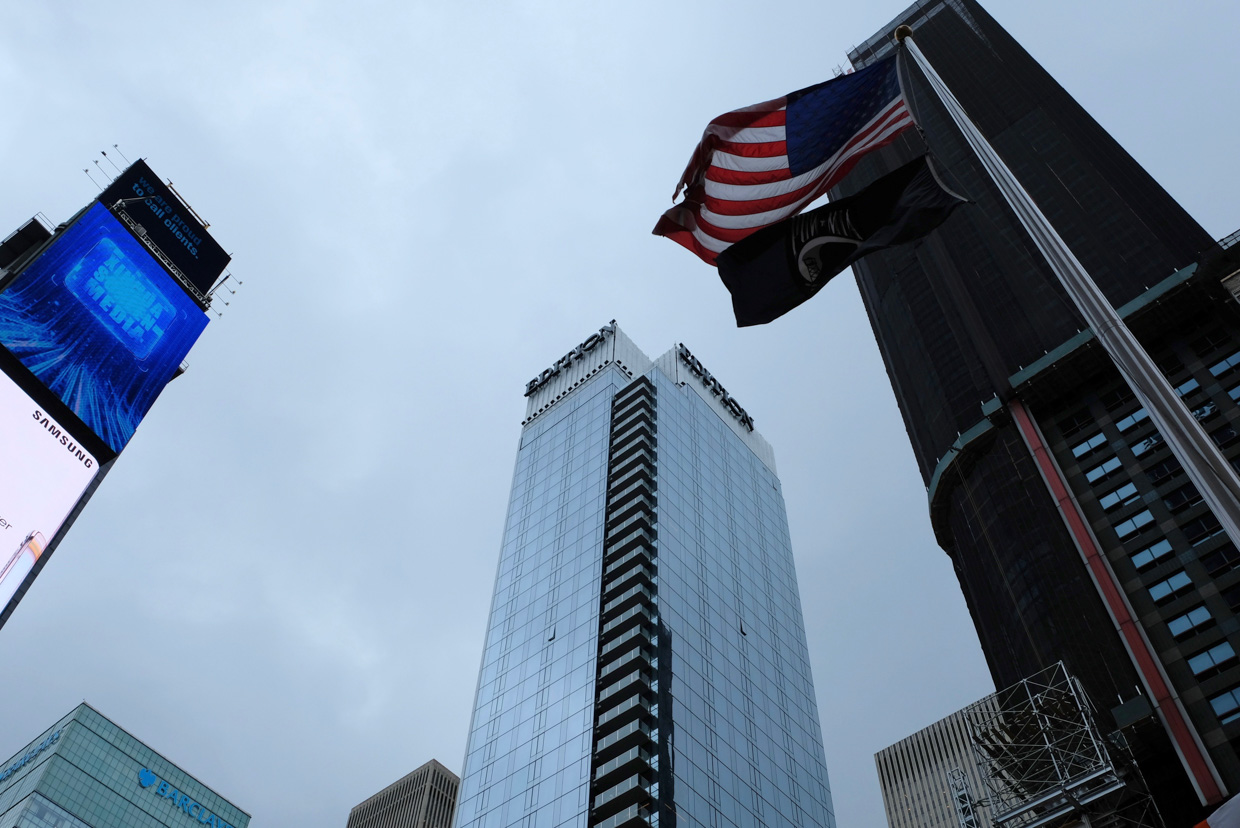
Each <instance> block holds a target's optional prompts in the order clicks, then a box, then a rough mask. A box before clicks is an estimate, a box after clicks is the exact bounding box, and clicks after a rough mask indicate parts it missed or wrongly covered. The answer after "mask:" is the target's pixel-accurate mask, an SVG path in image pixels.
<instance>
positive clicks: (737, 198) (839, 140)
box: [654, 56, 913, 265]
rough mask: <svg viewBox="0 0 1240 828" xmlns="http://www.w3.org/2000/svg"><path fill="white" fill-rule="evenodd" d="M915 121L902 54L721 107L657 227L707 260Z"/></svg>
mask: <svg viewBox="0 0 1240 828" xmlns="http://www.w3.org/2000/svg"><path fill="white" fill-rule="evenodd" d="M912 125H913V119H912V116H911V115H910V114H909V111H908V107H907V106H906V105H905V102H904V95H903V93H902V92H901V90H900V81H899V77H898V75H897V72H896V62H895V58H894V56H893V57H891V58H888V59H886V60H881V61H878V62H876V63H872V64H870V65H869V66H867V67H865V68H864V69H860V70H858V71H857V72H854V73H852V74H850V75H842V76H841V77H838V78H836V79H834V80H829V81H827V82H825V83H820V84H817V85H815V86H810V87H807V88H805V89H801V90H799V91H797V92H792V93H791V94H788V95H785V96H784V97H782V98H776V99H775V100H773V101H767V102H766V103H760V104H755V105H754V106H748V107H745V108H744V109H738V110H736V111H734V112H728V113H726V114H724V115H720V116H719V117H718V118H715V119H714V120H713V121H711V122H710V124H709V125H707V127H706V132H705V133H704V134H703V135H702V140H701V143H699V144H698V146H697V149H695V150H694V152H693V157H692V158H691V159H690V160H689V166H688V167H686V168H685V172H684V175H682V176H681V179H680V183H679V184H678V185H677V186H676V193H675V195H673V198H675V197H677V196H679V195H680V192H681V190H682V189H683V190H684V192H685V198H684V201H682V202H680V203H679V204H677V205H676V206H675V207H673V208H672V209H670V210H668V211H667V212H666V213H664V214H663V216H662V218H660V219H659V223H658V224H657V225H656V226H655V228H654V233H655V235H658V236H667V237H668V238H669V239H671V240H672V241H674V242H676V243H678V244H681V245H684V246H685V247H687V248H689V249H690V250H692V251H693V252H694V253H696V254H697V255H698V256H699V257H700V258H701V259H702V261H704V262H706V263H707V264H711V265H713V264H715V257H716V256H718V255H719V254H720V253H721V252H723V251H724V250H726V249H727V248H728V247H729V246H730V245H732V244H735V243H736V242H738V241H740V240H741V239H743V238H745V237H746V236H748V235H750V234H751V233H754V232H756V231H758V230H761V229H762V228H763V227H767V226H769V225H771V224H775V223H776V222H779V221H782V220H783V219H786V218H789V217H790V216H795V215H796V214H797V213H799V212H801V210H803V209H804V208H805V207H806V206H807V205H808V204H809V203H810V202H812V201H813V200H814V199H816V198H818V197H819V196H821V195H822V194H823V193H825V192H826V191H827V190H829V189H831V188H832V187H833V186H835V184H836V183H837V182H838V181H839V180H840V179H842V178H843V177H844V176H845V175H846V174H847V173H848V171H849V170H850V169H852V167H853V165H855V164H856V163H857V161H858V160H859V159H860V158H861V157H862V156H863V155H865V154H866V153H867V152H870V151H871V150H875V149H878V148H879V147H882V146H885V145H887V144H889V143H891V142H892V141H893V140H895V137H896V136H897V135H899V134H900V133H901V132H903V131H904V130H906V129H908V128H909V127H910V126H912Z"/></svg>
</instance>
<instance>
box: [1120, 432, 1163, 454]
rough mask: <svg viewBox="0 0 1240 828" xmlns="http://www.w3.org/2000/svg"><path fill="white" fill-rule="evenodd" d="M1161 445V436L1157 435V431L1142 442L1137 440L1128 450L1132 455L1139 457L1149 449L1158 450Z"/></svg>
mask: <svg viewBox="0 0 1240 828" xmlns="http://www.w3.org/2000/svg"><path fill="white" fill-rule="evenodd" d="M1162 443H1163V438H1162V435H1161V434H1159V433H1158V432H1157V431H1155V432H1154V433H1153V434H1151V435H1150V436H1149V437H1146V438H1145V439H1144V440H1137V441H1136V442H1135V443H1133V444H1132V445H1130V446H1129V447H1128V448H1130V449H1132V453H1133V454H1135V455H1136V456H1137V457H1140V456H1141V455H1142V454H1145V453H1146V452H1147V451H1149V450H1150V449H1156V448H1158V447H1159V446H1161V445H1162Z"/></svg>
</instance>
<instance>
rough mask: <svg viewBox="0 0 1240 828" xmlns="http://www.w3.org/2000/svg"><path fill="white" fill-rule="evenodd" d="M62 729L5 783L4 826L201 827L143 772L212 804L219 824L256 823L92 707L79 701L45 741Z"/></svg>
mask: <svg viewBox="0 0 1240 828" xmlns="http://www.w3.org/2000/svg"><path fill="white" fill-rule="evenodd" d="M58 729H59V730H60V731H61V736H60V738H59V739H58V740H57V741H56V742H55V743H54V744H52V745H51V746H50V747H48V748H47V749H46V750H44V751H43V752H42V753H41V754H40V755H39V757H38V758H37V760H36V761H34V762H32V763H31V764H30V765H28V766H27V767H26V768H24V769H23V770H22V772H21V773H18V774H15V775H14V776H13V777H10V778H9V779H8V780H5V782H4V783H3V784H0V824H3V825H4V826H5V828H9V825H11V824H12V825H16V826H18V828H47V826H55V828H80V826H81V825H83V824H84V825H87V826H90V828H161V827H162V828H188V826H190V825H193V824H194V821H196V819H195V816H196V815H197V814H198V813H199V812H198V811H196V812H195V816H190V815H188V814H187V813H186V812H185V811H184V810H183V809H182V808H181V807H179V806H178V805H177V804H176V803H175V802H174V800H173V799H170V798H167V797H164V796H160V795H158V794H157V793H156V788H155V787H153V786H152V787H145V788H144V787H143V786H142V785H141V784H140V782H139V775H138V774H139V771H141V770H143V769H147V770H150V771H152V772H153V773H155V774H156V775H157V776H158V778H159V779H160V780H162V781H166V782H168V783H169V785H170V786H172V787H175V788H176V789H177V790H178V791H180V792H183V793H184V794H186V795H188V796H189V797H190V799H192V800H193V801H194V802H197V803H199V804H200V805H201V807H202V808H204V809H205V811H204V812H202V813H207V812H209V814H207V816H215V817H216V818H217V820H218V821H219V822H218V824H219V828H224V824H225V823H227V824H228V825H231V826H233V828H247V826H248V825H249V821H250V817H249V815H248V814H246V813H245V812H244V811H241V810H240V809H238V808H237V807H236V806H235V805H233V804H232V803H230V802H228V801H227V800H225V799H223V798H222V797H221V796H220V795H219V794H217V793H215V792H214V791H212V790H211V789H210V788H208V787H206V786H205V785H203V784H202V783H201V782H199V781H198V780H196V779H194V778H193V777H192V776H189V775H188V774H187V773H185V771H183V770H181V769H180V768H179V767H177V766H176V765H174V764H172V763H171V762H169V761H168V760H167V759H165V758H164V757H163V756H161V755H160V754H158V753H156V752H155V751H154V750H152V749H151V748H149V747H147V746H146V745H145V744H143V743H142V742H140V741H138V740H137V739H135V738H134V737H133V736H131V735H130V734H129V733H127V732H126V731H124V730H122V729H121V728H119V727H118V726H117V725H116V724H115V723H113V722H112V721H110V720H109V719H107V718H106V717H104V716H103V715H102V714H100V713H99V712H98V711H96V710H95V709H94V708H92V707H90V706H89V705H86V704H81V705H79V706H78V707H77V708H75V709H74V710H73V711H72V712H71V713H70V714H69V715H67V716H66V717H65V718H63V719H61V721H60V722H58V723H57V724H56V725H54V726H53V727H52V728H50V729H49V730H48V731H46V732H45V733H44V734H43V735H41V736H40V737H39V740H42V739H43V738H44V737H46V736H47V735H48V734H50V733H53V732H55V731H56V730H58ZM33 744H38V741H36V742H35V743H33ZM27 749H28V748H27ZM27 749H23V751H22V753H24V752H25V750H27ZM20 755H21V754H19V756H20ZM8 765H9V762H6V763H5V764H4V767H8ZM32 794H33V795H32ZM204 818H206V817H204ZM10 820H13V822H10ZM198 824H200V825H201V824H204V823H202V822H199V823H198Z"/></svg>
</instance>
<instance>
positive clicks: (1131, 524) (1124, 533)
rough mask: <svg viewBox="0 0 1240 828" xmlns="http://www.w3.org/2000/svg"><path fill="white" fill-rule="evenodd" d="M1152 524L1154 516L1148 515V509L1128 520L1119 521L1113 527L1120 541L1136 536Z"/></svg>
mask: <svg viewBox="0 0 1240 828" xmlns="http://www.w3.org/2000/svg"><path fill="white" fill-rule="evenodd" d="M1153 522H1154V516H1153V515H1151V514H1150V510H1149V509H1145V510H1143V511H1140V512H1137V513H1136V514H1135V515H1133V516H1132V517H1130V518H1128V520H1125V521H1121V522H1120V523H1118V524H1116V526H1115V534H1117V535H1119V538H1120V540H1123V539H1124V538H1127V537H1129V536H1130V535H1134V534H1136V533H1137V532H1138V531H1140V530H1141V529H1143V528H1144V527H1146V526H1149V525H1150V524H1151V523H1153Z"/></svg>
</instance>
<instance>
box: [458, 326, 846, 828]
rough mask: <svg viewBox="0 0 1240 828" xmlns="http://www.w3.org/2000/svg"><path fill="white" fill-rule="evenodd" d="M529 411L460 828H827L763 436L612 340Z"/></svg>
mask: <svg viewBox="0 0 1240 828" xmlns="http://www.w3.org/2000/svg"><path fill="white" fill-rule="evenodd" d="M526 395H527V397H528V398H529V405H528V412H527V417H526V419H525V421H524V423H523V425H524V428H523V430H522V434H521V441H520V447H519V449H518V452H517V462H516V469H515V472H514V474H513V484H512V494H511V499H510V503H509V508H508V516H507V522H506V526H505V529H504V538H503V545H502V548H501V551H500V559H499V570H498V573H497V575H496V581H495V594H494V598H493V600H492V606H491V617H490V621H489V624H488V629H487V635H486V641H485V648H484V651H483V657H482V667H481V672H480V675H479V679H478V690H477V697H476V700H475V704H474V712H473V720H472V723H471V726H470V734H469V742H468V747H467V752H466V758H465V765H464V773H463V775H462V780H461V793H460V800H459V805H458V810H457V826H459V828H508V827H509V826H520V828H535V826H537V828H557V827H558V826H572V827H573V828H587V826H589V827H590V828H621V826H656V825H658V826H661V827H662V828H670V826H681V828H696V826H705V827H706V828H732V827H733V826H737V827H739V826H746V827H747V828H748V826H766V827H767V828H776V826H787V828H804V826H833V825H834V824H835V823H834V817H833V815H832V811H831V796H830V790H829V786H828V782H827V770H826V762H825V757H824V751H823V745H822V734H821V729H820V726H819V722H818V711H817V706H816V703H815V696H814V686H813V679H812V677H811V675H810V667H809V657H808V652H807V649H806V643H805V630H804V622H803V619H802V615H801V606H800V597H799V594H798V590H797V582H796V573H795V570H794V566H793V558H792V549H791V546H790V543H789V537H788V525H787V517H786V514H785V510H784V501H783V496H782V494H781V491H780V484H779V478H778V477H777V476H776V473H775V464H774V458H773V454H772V452H771V449H770V447H769V446H768V445H767V443H766V442H765V441H764V440H763V439H762V437H761V436H760V435H759V434H758V433H757V432H756V431H754V430H753V419H752V418H751V417H750V416H749V414H748V413H747V412H746V411H745V409H744V408H743V407H742V406H741V405H740V403H739V402H738V401H737V400H736V399H735V398H733V397H731V395H730V394H728V392H727V390H726V389H725V388H724V387H723V386H722V385H721V384H720V383H719V381H718V380H717V379H716V378H715V377H713V376H712V375H711V374H710V373H709V371H707V370H706V368H705V367H704V366H703V365H702V363H701V362H700V361H699V360H698V359H697V358H695V357H694V356H693V355H692V354H691V353H690V352H689V351H688V349H686V348H685V347H684V346H683V345H682V346H678V347H677V348H674V349H672V350H670V351H668V352H667V353H666V354H664V355H663V356H661V357H659V358H658V359H656V360H653V361H652V360H650V359H649V358H648V357H646V356H645V355H644V354H643V353H642V352H641V351H640V350H639V349H638V348H637V347H636V346H634V345H633V343H632V342H631V341H630V340H629V339H628V338H627V337H626V336H625V335H624V334H623V332H621V331H620V330H619V328H617V327H616V325H615V323H614V322H613V323H610V324H608V325H606V326H604V327H603V328H602V329H600V330H599V331H598V332H596V333H593V334H591V335H590V336H589V337H588V338H587V339H586V340H585V341H584V342H582V343H581V344H580V345H578V346H577V347H576V348H574V349H573V350H572V351H569V353H567V354H566V355H565V356H563V357H562V358H560V359H559V360H557V361H556V362H555V363H554V364H553V365H551V366H550V367H549V368H547V369H546V370H544V371H543V372H541V373H540V374H539V375H538V376H537V377H536V378H535V379H533V380H531V381H530V382H529V384H528V386H527V389H526Z"/></svg>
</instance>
